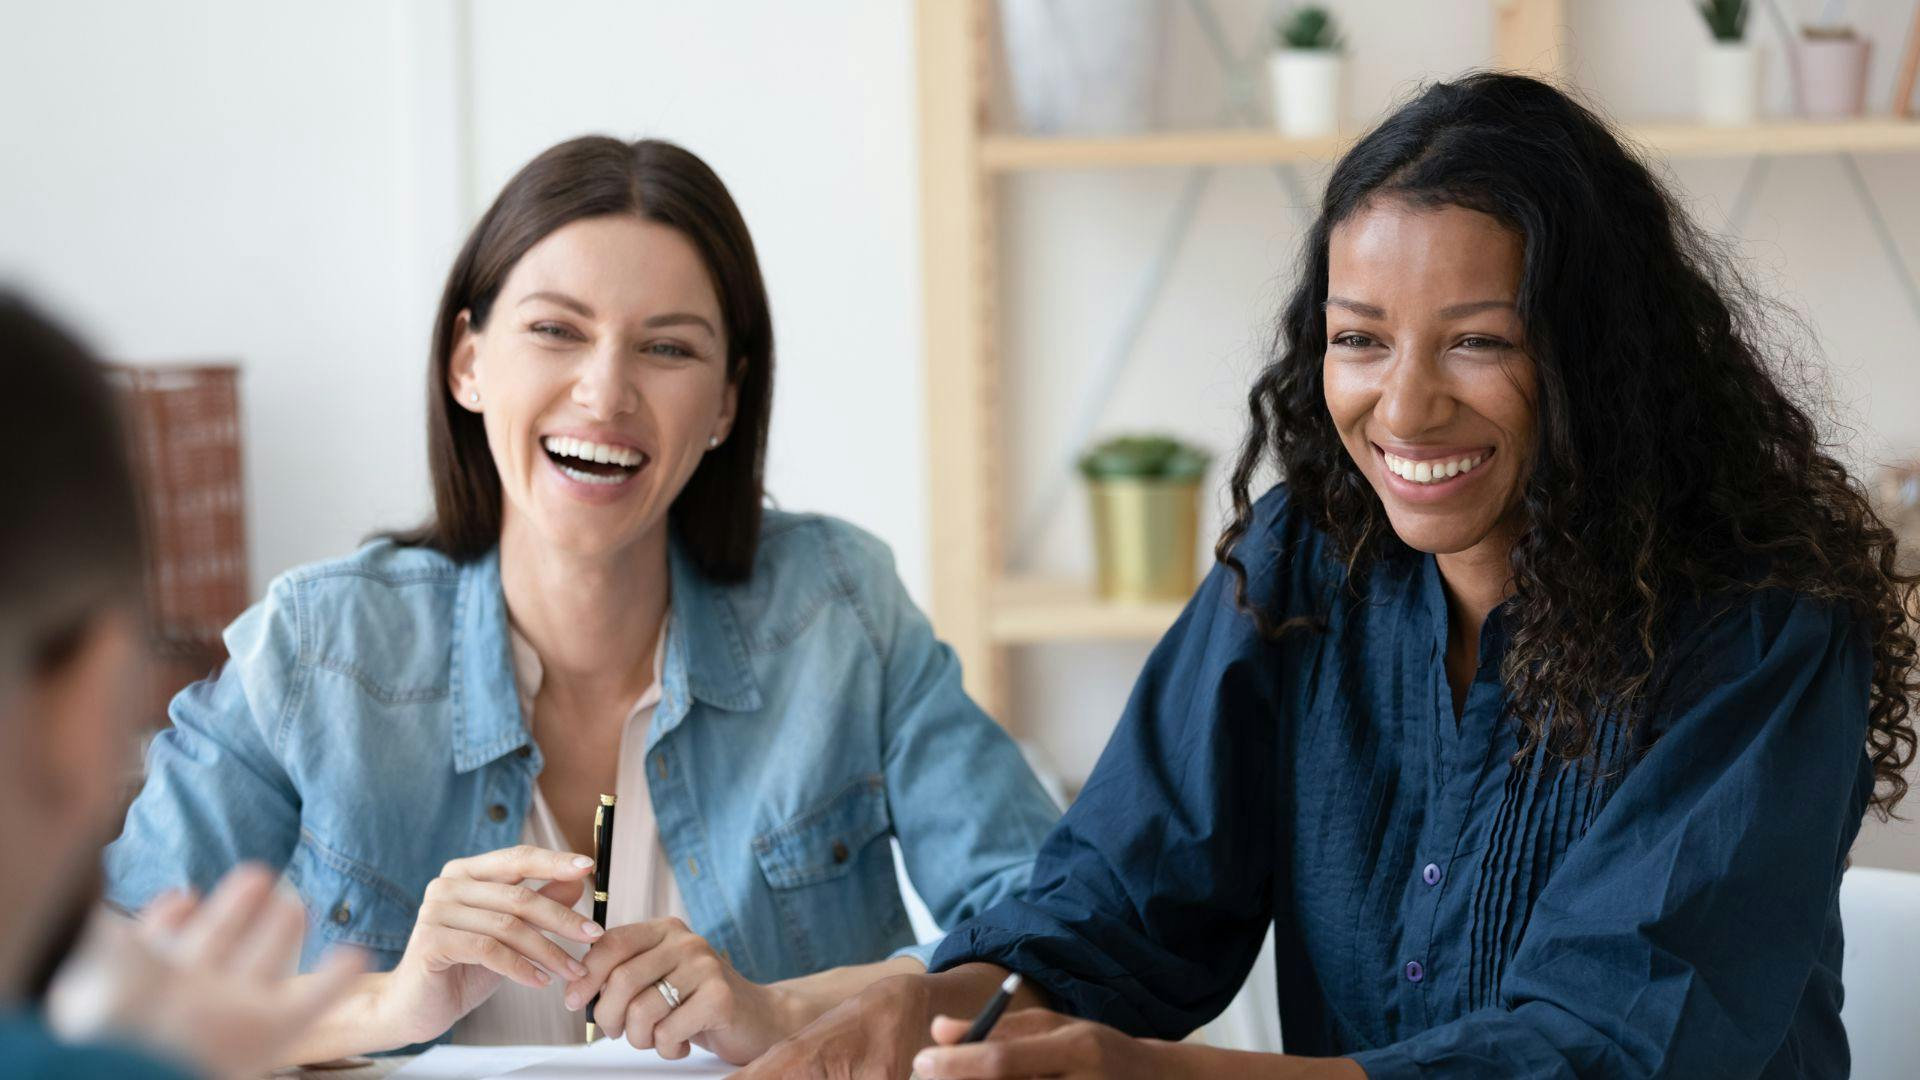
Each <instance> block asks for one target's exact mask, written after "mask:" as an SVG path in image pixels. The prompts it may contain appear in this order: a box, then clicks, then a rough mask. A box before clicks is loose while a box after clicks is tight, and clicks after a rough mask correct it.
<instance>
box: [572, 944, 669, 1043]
mask: <svg viewBox="0 0 1920 1080" xmlns="http://www.w3.org/2000/svg"><path fill="white" fill-rule="evenodd" d="M622 929H625V927H622ZM596 947H597V946H596ZM593 960H594V957H593V953H592V952H588V954H587V966H588V967H589V968H591V967H593V966H594V965H593ZM679 966H680V962H679V956H678V950H675V949H671V948H668V949H661V948H654V949H648V950H646V951H644V952H641V953H639V954H638V955H636V956H633V957H631V958H630V959H628V960H626V961H625V962H623V963H621V964H620V965H619V966H618V967H616V968H614V969H613V971H612V972H611V973H610V974H608V975H607V977H606V980H605V981H604V982H602V983H601V984H600V986H599V987H598V989H597V990H593V989H589V984H588V982H587V981H586V980H581V981H580V982H578V983H576V984H575V985H573V986H569V987H568V988H567V1002H568V1004H569V1005H572V1004H574V1003H575V1002H586V1001H588V1000H591V999H592V997H593V994H594V993H596V992H597V993H598V994H599V995H600V1004H599V1005H598V1006H597V1007H596V1008H595V1009H594V1011H593V1021H594V1023H596V1024H599V1025H600V1030H602V1031H604V1032H606V1033H607V1034H608V1035H609V1036H616V1037H617V1036H619V1035H620V1034H622V1033H623V1032H625V1031H626V1030H627V1016H628V1006H630V1005H632V1004H634V1002H635V1000H636V999H639V998H640V997H641V995H643V994H652V995H654V997H655V998H656V999H657V1000H658V1001H659V1002H660V1007H661V1009H662V1011H664V1010H665V1008H666V999H665V998H662V997H660V991H658V990H656V989H654V985H653V984H655V983H657V982H659V981H660V980H661V979H663V978H665V977H666V976H667V975H668V974H669V973H670V972H672V971H673V970H674V969H675V968H677V967H679ZM675 988H676V989H678V988H679V986H678V984H675ZM642 1004H645V1003H644V1002H642Z"/></svg>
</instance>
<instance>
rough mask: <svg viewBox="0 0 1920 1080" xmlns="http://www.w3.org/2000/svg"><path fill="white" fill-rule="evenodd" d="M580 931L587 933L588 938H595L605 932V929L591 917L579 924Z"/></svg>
mask: <svg viewBox="0 0 1920 1080" xmlns="http://www.w3.org/2000/svg"><path fill="white" fill-rule="evenodd" d="M580 932H581V933H583V934H585V935H587V936H588V937H590V938H597V937H599V936H600V935H602V934H604V933H606V931H605V930H604V929H602V928H601V926H600V924H599V923H597V922H594V921H592V920H591V919H589V920H588V921H586V922H583V923H581V924H580Z"/></svg>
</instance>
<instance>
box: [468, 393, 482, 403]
mask: <svg viewBox="0 0 1920 1080" xmlns="http://www.w3.org/2000/svg"><path fill="white" fill-rule="evenodd" d="M467 400H468V401H469V402H471V403H472V404H475V405H478V404H480V391H478V390H469V391H467Z"/></svg>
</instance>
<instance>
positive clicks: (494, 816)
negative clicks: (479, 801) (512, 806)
mask: <svg viewBox="0 0 1920 1080" xmlns="http://www.w3.org/2000/svg"><path fill="white" fill-rule="evenodd" d="M487 817H488V818H490V819H491V820H494V821H505V820H507V808H506V806H504V805H503V804H501V803H494V804H493V805H492V806H489V807H487Z"/></svg>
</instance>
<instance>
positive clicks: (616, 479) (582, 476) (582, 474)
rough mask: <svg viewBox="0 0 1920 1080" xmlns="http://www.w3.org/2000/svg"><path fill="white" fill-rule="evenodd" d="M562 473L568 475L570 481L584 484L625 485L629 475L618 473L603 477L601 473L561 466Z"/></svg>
mask: <svg viewBox="0 0 1920 1080" xmlns="http://www.w3.org/2000/svg"><path fill="white" fill-rule="evenodd" d="M560 471H561V472H563V473H566V474H567V478H568V479H570V480H577V481H579V482H580V483H582V484H624V483H626V482H627V475H626V474H625V473H617V474H615V475H613V476H601V475H600V474H599V473H590V472H587V471H586V470H584V469H576V468H574V467H572V466H570V465H562V466H560Z"/></svg>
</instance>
